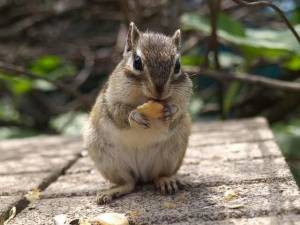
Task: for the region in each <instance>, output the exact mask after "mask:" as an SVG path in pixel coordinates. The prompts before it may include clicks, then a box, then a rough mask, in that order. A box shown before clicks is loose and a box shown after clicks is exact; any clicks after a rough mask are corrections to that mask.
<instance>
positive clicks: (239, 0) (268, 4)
mask: <svg viewBox="0 0 300 225" xmlns="http://www.w3.org/2000/svg"><path fill="white" fill-rule="evenodd" d="M232 1H234V2H235V3H237V4H239V5H242V6H259V7H271V8H272V9H273V10H274V11H276V12H277V13H278V14H279V15H280V17H281V18H282V19H283V21H284V22H285V23H286V25H287V26H288V28H289V29H290V30H291V32H292V33H293V35H294V36H295V38H296V39H297V41H298V43H299V44H300V36H299V34H298V33H297V31H296V30H295V28H294V27H293V25H292V24H291V23H290V21H289V20H288V19H287V17H286V16H285V15H284V12H282V10H281V9H280V8H279V7H278V6H276V5H274V4H273V3H271V2H268V1H256V2H246V1H243V0H232Z"/></svg>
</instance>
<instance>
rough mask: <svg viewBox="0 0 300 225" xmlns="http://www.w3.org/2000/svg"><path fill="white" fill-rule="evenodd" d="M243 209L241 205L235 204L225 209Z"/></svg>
mask: <svg viewBox="0 0 300 225" xmlns="http://www.w3.org/2000/svg"><path fill="white" fill-rule="evenodd" d="M242 207H244V206H243V205H241V204H236V205H228V206H227V208H229V209H239V208H242Z"/></svg>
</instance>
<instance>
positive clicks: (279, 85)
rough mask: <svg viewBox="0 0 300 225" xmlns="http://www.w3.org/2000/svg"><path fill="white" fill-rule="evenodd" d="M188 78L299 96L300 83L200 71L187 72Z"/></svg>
mask: <svg viewBox="0 0 300 225" xmlns="http://www.w3.org/2000/svg"><path fill="white" fill-rule="evenodd" d="M187 73H188V74H189V76H190V77H194V76H205V77H207V78H211V79H213V80H217V81H239V82H241V83H245V84H251V85H256V86H262V87H266V88H272V89H276V90H281V91H286V92H295V93H299V94H300V83H296V82H289V81H281V80H275V79H270V78H266V77H261V76H258V75H253V74H245V73H238V74H233V73H230V72H218V71H212V70H200V71H198V72H196V73H195V72H193V71H188V72H187Z"/></svg>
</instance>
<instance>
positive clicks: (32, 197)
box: [25, 188, 41, 202]
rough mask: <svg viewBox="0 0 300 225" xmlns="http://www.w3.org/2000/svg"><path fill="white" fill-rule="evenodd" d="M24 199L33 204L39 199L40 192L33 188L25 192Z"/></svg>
mask: <svg viewBox="0 0 300 225" xmlns="http://www.w3.org/2000/svg"><path fill="white" fill-rule="evenodd" d="M25 198H26V199H27V200H28V201H30V202H34V201H36V200H39V199H40V198H41V192H40V190H39V189H38V188H33V189H32V190H31V191H28V192H27V194H26V195H25Z"/></svg>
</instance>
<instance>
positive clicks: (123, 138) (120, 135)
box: [102, 120, 170, 149]
mask: <svg viewBox="0 0 300 225" xmlns="http://www.w3.org/2000/svg"><path fill="white" fill-rule="evenodd" d="M150 124H151V127H150V128H148V129H145V128H131V129H123V130H120V129H118V128H116V127H115V126H114V125H113V124H112V123H111V122H110V121H107V122H105V124H102V126H103V128H104V130H105V131H106V132H109V133H110V135H109V136H110V137H111V141H113V142H114V143H118V144H119V146H122V147H124V148H135V149H144V148H147V147H148V146H149V145H152V144H155V143H158V142H161V141H164V140H166V139H167V138H168V136H169V135H170V134H169V131H168V127H167V126H165V125H164V124H163V123H162V122H161V121H159V120H153V121H150Z"/></svg>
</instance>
